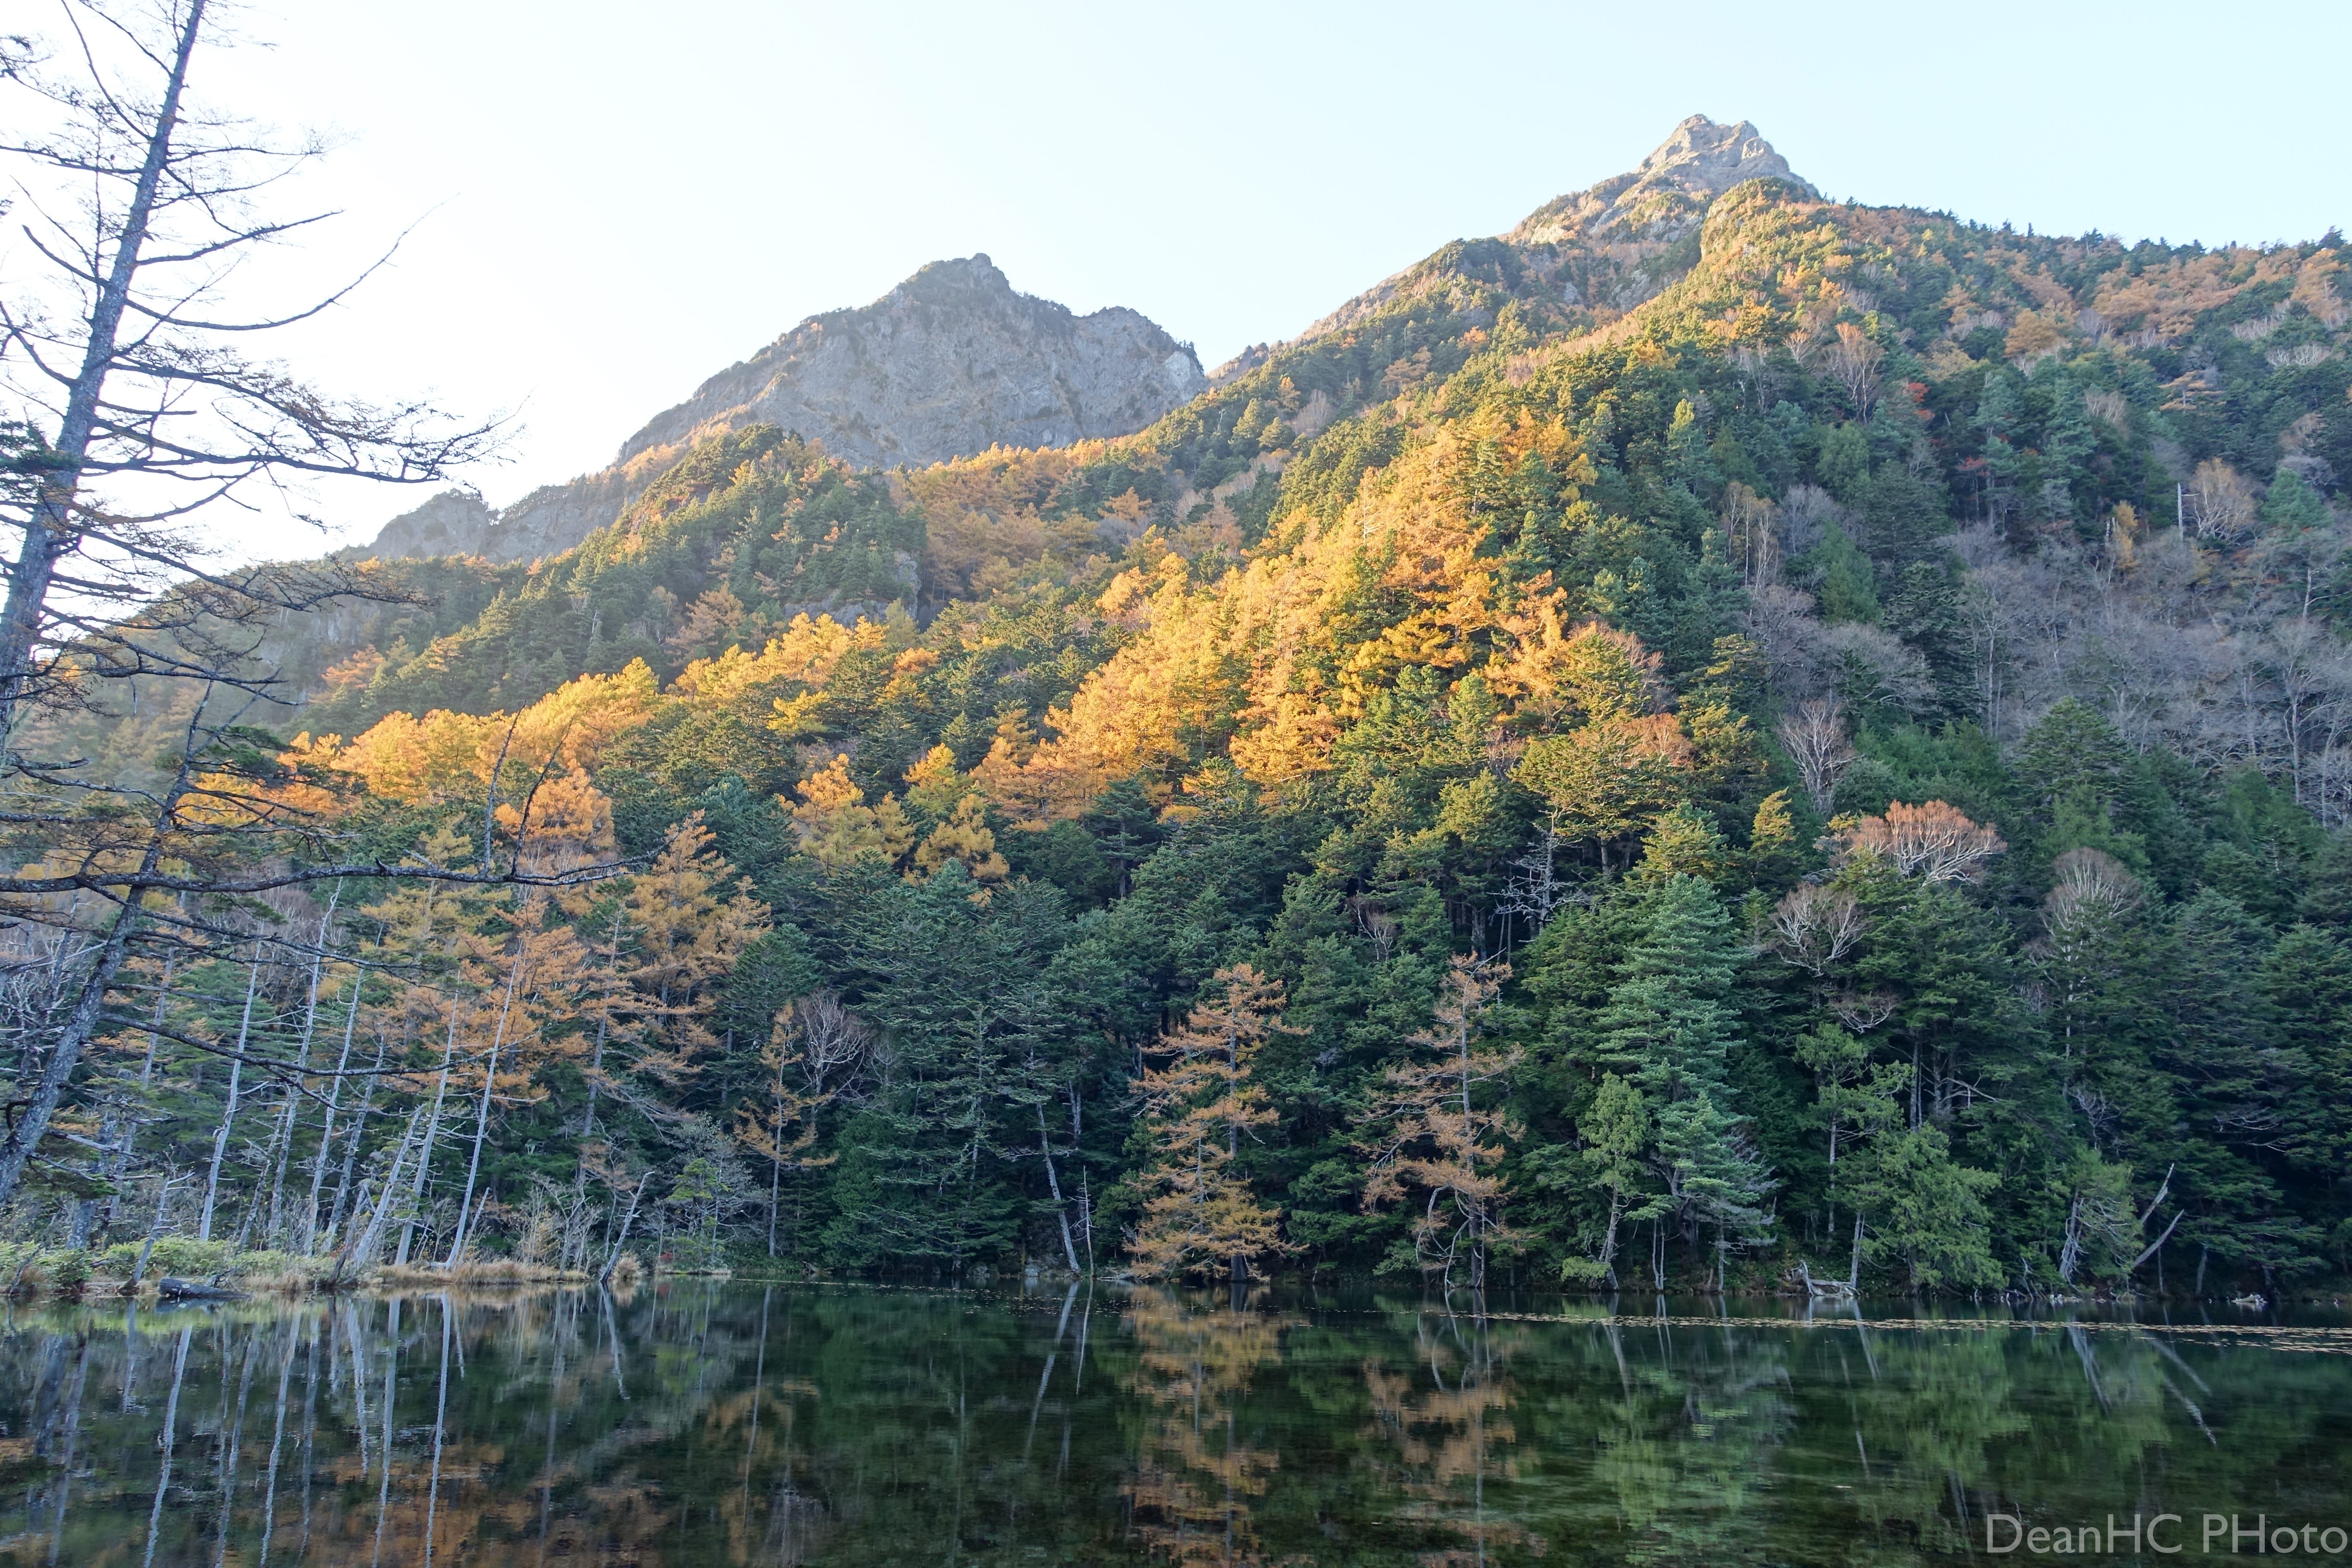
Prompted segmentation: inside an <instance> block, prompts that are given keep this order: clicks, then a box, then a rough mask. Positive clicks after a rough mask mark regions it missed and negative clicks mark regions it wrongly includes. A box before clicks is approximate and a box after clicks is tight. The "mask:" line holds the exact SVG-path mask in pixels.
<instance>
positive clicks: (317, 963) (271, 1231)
mask: <svg viewBox="0 0 2352 1568" xmlns="http://www.w3.org/2000/svg"><path fill="white" fill-rule="evenodd" d="M342 897H343V885H342V883H341V882H337V883H336V884H335V889H334V891H333V892H331V893H330V894H329V895H328V896H327V912H326V915H325V916H324V917H323V918H322V919H321V920H320V921H319V951H318V952H314V953H312V954H311V955H310V994H309V995H307V996H306V997H305V998H304V999H303V1003H302V1046H301V1049H299V1051H297V1052H296V1053H295V1066H294V1081H293V1082H292V1083H291V1084H289V1086H288V1089H289V1092H288V1094H287V1096H286V1125H285V1126H284V1127H283V1128H281V1129H279V1131H278V1139H277V1144H278V1147H277V1151H276V1153H277V1158H276V1159H275V1160H274V1161H272V1162H271V1168H270V1173H269V1228H268V1230H267V1231H266V1232H264V1233H263V1234H264V1236H265V1237H266V1239H267V1241H268V1245H269V1246H271V1247H276V1246H277V1245H278V1238H279V1237H280V1235H281V1234H282V1233H283V1229H284V1223H285V1202H286V1163H287V1162H288V1161H289V1160H290V1159H292V1158H293V1156H294V1133H295V1131H296V1129H297V1128H298V1127H299V1124H300V1121H301V1115H302V1080H303V1079H307V1078H308V1077H310V1037H311V1033H312V1031H313V1030H315V1029H316V1028H317V1027H318V1024H319V976H320V973H321V972H322V971H323V970H324V969H325V967H326V963H327V934H328V932H329V931H331V929H332V928H333V926H334V923H335V906H336V904H338V903H340V902H341V900H342ZM325 1147H326V1145H324V1144H323V1143H322V1144H320V1149H321V1150H323V1149H324V1148H325Z"/></svg>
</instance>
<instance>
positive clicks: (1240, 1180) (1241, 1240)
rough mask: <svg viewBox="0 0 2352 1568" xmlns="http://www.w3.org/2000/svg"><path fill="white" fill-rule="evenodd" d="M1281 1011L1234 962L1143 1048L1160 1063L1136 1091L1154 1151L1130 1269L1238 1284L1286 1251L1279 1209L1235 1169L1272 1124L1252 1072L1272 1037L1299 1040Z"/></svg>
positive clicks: (1273, 989)
mask: <svg viewBox="0 0 2352 1568" xmlns="http://www.w3.org/2000/svg"><path fill="white" fill-rule="evenodd" d="M1281 1010H1282V984H1281V982H1279V981H1276V980H1271V979H1268V978H1267V977H1266V976H1265V975H1263V974H1260V973H1258V972H1257V971H1256V970H1255V969H1253V968H1251V967H1250V966H1249V965H1248V964H1246V963H1241V964H1235V965H1234V966H1233V967H1231V968H1228V969H1220V970H1218V971H1217V972H1216V973H1214V974H1213V975H1212V976H1210V978H1209V983H1208V984H1206V985H1205V986H1203V987H1202V992H1201V999H1200V1000H1199V1001H1198V1002H1196V1003H1194V1004H1193V1006H1192V1012H1191V1013H1190V1014H1189V1015H1188V1016H1186V1018H1185V1021H1184V1023H1183V1025H1182V1026H1180V1027H1176V1028H1171V1029H1170V1030H1169V1031H1168V1032H1167V1033H1165V1034H1163V1035H1162V1036H1161V1037H1160V1041H1159V1043H1158V1044H1157V1045H1156V1046H1155V1047H1150V1048H1149V1054H1150V1055H1152V1056H1157V1057H1162V1058H1167V1059H1166V1061H1165V1064H1164V1065H1162V1066H1160V1067H1154V1068H1146V1069H1145V1071H1144V1074H1143V1078H1142V1079H1141V1081H1140V1082H1139V1085H1138V1088H1139V1091H1140V1092H1141V1094H1142V1097H1143V1102H1144V1105H1145V1108H1146V1109H1145V1112H1144V1116H1145V1121H1144V1127H1145V1131H1146V1135H1147V1137H1148V1138H1149V1139H1150V1148H1151V1155H1150V1164H1148V1165H1146V1166H1145V1167H1144V1169H1143V1170H1142V1171H1141V1172H1140V1173H1139V1174H1138V1176H1137V1179H1136V1180H1137V1185H1138V1186H1139V1187H1140V1188H1141V1189H1142V1190H1143V1191H1144V1193H1145V1194H1147V1195H1146V1197H1145V1199H1144V1205H1143V1223H1142V1225H1141V1226H1139V1228H1138V1230H1137V1233H1136V1237H1135V1240H1134V1242H1133V1244H1132V1245H1131V1247H1130V1250H1131V1251H1132V1252H1133V1254H1134V1256H1135V1260H1136V1267H1137V1268H1138V1270H1139V1272H1141V1273H1143V1274H1146V1275H1148V1276H1150V1277H1151V1278H1153V1279H1172V1278H1174V1277H1176V1276H1178V1275H1181V1274H1198V1273H1203V1272H1209V1271H1213V1270H1219V1269H1223V1270H1225V1271H1227V1272H1229V1273H1230V1274H1231V1276H1232V1277H1233V1278H1234V1279H1247V1278H1248V1277H1249V1265H1250V1260H1251V1259H1252V1258H1258V1257H1263V1256H1265V1255H1266V1254H1268V1253H1279V1252H1281V1251H1284V1250H1285V1246H1284V1243H1283V1240H1282V1214H1281V1211H1280V1210H1279V1209H1277V1208H1276V1207H1274V1206H1272V1205H1267V1204H1264V1203H1261V1202H1260V1201H1259V1200H1258V1198H1257V1196H1256V1195H1255V1194H1254V1193H1253V1192H1252V1191H1251V1190H1250V1184H1249V1181H1248V1178H1246V1177H1245V1176H1244V1175H1243V1174H1242V1173H1241V1172H1240V1170H1239V1169H1238V1168H1237V1164H1238V1161H1239V1158H1240V1154H1241V1141H1242V1139H1243V1138H1244V1137H1245V1136H1246V1137H1250V1138H1255V1137H1256V1136H1257V1135H1258V1133H1259V1131H1262V1130H1263V1129H1265V1128H1268V1127H1271V1126H1273V1125H1274V1124H1275V1121H1276V1118H1275V1113H1274V1108H1273V1107H1272V1106H1271V1105H1270V1104H1269V1103H1268V1102H1267V1100H1266V1095H1265V1090H1264V1089H1261V1088H1260V1087H1259V1086H1258V1085H1257V1083H1256V1081H1255V1077H1254V1075H1253V1073H1252V1066H1253V1063H1254V1061H1255V1058H1256V1056H1257V1054H1258V1052H1259V1051H1260V1050H1261V1049H1263V1048H1264V1047H1265V1042H1266V1040H1267V1039H1268V1038H1269V1037H1272V1036H1274V1035H1276V1034H1277V1033H1297V1031H1296V1030H1292V1029H1290V1028H1289V1026H1287V1025H1286V1024H1284V1023H1283V1021H1282V1011H1281Z"/></svg>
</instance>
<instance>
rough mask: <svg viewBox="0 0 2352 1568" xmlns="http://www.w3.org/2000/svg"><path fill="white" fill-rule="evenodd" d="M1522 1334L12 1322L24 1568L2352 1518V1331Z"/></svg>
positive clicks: (1020, 1316) (1946, 1532) (826, 1295)
mask: <svg viewBox="0 0 2352 1568" xmlns="http://www.w3.org/2000/svg"><path fill="white" fill-rule="evenodd" d="M1502 1305H1503V1303H1501V1302H1500V1301H1499V1300H1496V1301H1491V1302H1490V1303H1489V1306H1490V1307H1491V1308H1495V1309H1496V1310H1494V1311H1493V1312H1492V1314H1491V1315H1489V1316H1487V1317H1486V1318H1478V1317H1473V1316H1469V1315H1465V1314H1461V1313H1455V1314H1448V1313H1446V1312H1445V1311H1444V1310H1440V1309H1439V1308H1438V1307H1437V1306H1435V1305H1434V1304H1433V1303H1425V1302H1423V1301H1420V1300H1411V1299H1407V1298H1403V1297H1382V1296H1378V1295H1370V1294H1368V1295H1364V1296H1361V1297H1356V1298H1345V1297H1343V1298H1339V1299H1337V1300H1334V1299H1332V1298H1329V1297H1321V1298H1309V1297H1306V1296H1281V1297H1272V1296H1267V1295H1265V1294H1258V1295H1255V1296H1252V1297H1249V1298H1247V1299H1244V1300H1236V1299H1235V1298H1234V1297H1233V1296H1231V1295H1227V1294H1223V1293H1216V1294H1207V1293H1203V1294H1199V1295H1192V1294H1170V1293H1161V1292H1156V1291H1143V1290H1136V1291H1118V1292H1111V1291H1107V1290H1099V1289H1098V1290H1097V1291H1095V1292H1093V1293H1092V1294H1091V1295H1089V1294H1088V1293H1087V1291H1085V1290H1083V1289H1081V1290H1076V1291H1072V1292H1069V1293H1068V1294H1066V1295H1065V1294H1062V1293H1060V1292H1058V1291H1055V1292H1051V1293H1047V1294H1044V1295H1032V1296H1029V1297H1026V1298H1021V1297H986V1296H970V1295H958V1294H953V1293H948V1292H940V1291H919V1290H877V1289H856V1288H849V1287H822V1288H797V1287H782V1286H778V1287H773V1288H767V1287H760V1286H742V1285H718V1284H708V1285H707V1284H703V1283H700V1282H688V1281H676V1282H668V1283H666V1284H665V1285H664V1286H663V1287H662V1288H660V1289H653V1290H640V1291H638V1292H636V1293H635V1295H633V1296H627V1297H607V1296H603V1295H599V1294H596V1293H593V1292H578V1291H574V1292H556V1293H546V1294H538V1295H529V1296H522V1297H518V1298H496V1297H481V1296H464V1295H459V1296H455V1297H450V1298H446V1299H445V1298H443V1297H439V1296H409V1297H405V1298H402V1299H399V1300H381V1299H347V1300H335V1301H328V1302H320V1303H310V1304H302V1305H297V1306H290V1307H288V1306H274V1305H266V1304H262V1303H258V1302H257V1303H246V1304H237V1305H234V1306H230V1307H226V1308H222V1309H217V1310H178V1311H157V1310H153V1309H152V1308H150V1309H144V1310H131V1309H129V1308H126V1307H124V1306H123V1305H121V1304H119V1303H105V1304H97V1303H93V1304H89V1305H84V1306H79V1307H77V1306H68V1305H59V1306H54V1307H44V1308H37V1309H21V1308H20V1309H18V1310H16V1312H15V1314H14V1315H13V1317H11V1318H10V1319H9V1320H8V1321H7V1324H6V1334H5V1340H0V1425H5V1430H0V1562H8V1563H69V1564H92V1565H96V1564H115V1563H122V1564H133V1563H136V1564H142V1565H144V1564H160V1563H172V1564H178V1563H205V1564H225V1563H239V1564H268V1563H282V1564H289V1565H291V1564H296V1563H312V1564H334V1565H341V1564H352V1563H368V1564H451V1565H455V1564H460V1563H497V1564H500V1565H501V1568H517V1565H520V1564H524V1563H530V1564H539V1563H564V1564H572V1563H614V1564H620V1563H635V1564H641V1565H646V1568H650V1565H653V1564H702V1563H778V1564H783V1563H996V1562H1007V1563H1010V1562H1021V1563H1289V1564H1308V1563H1314V1564H1326V1565H1328V1564H1339V1563H1411V1564H1415V1565H1417V1568H1418V1565H1429V1564H1455V1563H1460V1564H1472V1563H1497V1564H1501V1563H1533V1562H1538V1561H1540V1562H1543V1563H1548V1564H1558V1563H1705V1564H1710V1565H1713V1564H1727V1563H1874V1564H1880V1563H1908V1562H1915V1561H1916V1562H1934V1561H1948V1560H1953V1559H1957V1558H1963V1557H1965V1556H1967V1555H1969V1552H1970V1548H1971V1546H1973V1548H1974V1550H1975V1552H1979V1553H1980V1552H1983V1551H1984V1550H1985V1547H1986V1541H1985V1535H1984V1531H1985V1521H1986V1519H1987V1517H1988V1516H1989V1515H1990V1514H1992V1513H1995V1512H1999V1513H2002V1514H2008V1515H2012V1516H2016V1517H2018V1518H2020V1519H2021V1520H2023V1521H2025V1522H2026V1523H2027V1524H2028V1525H2033V1524H2042V1525H2048V1526H2053V1527H2058V1526H2073V1527H2079V1526H2080V1525H2081V1524H2083V1523H2084V1522H2085V1521H2091V1522H2098V1521H2105V1517H2106V1515H2108V1514H2109V1513H2114V1514H2116V1515H2118V1516H2119V1520H2120V1521H2125V1522H2126V1523H2127V1521H2128V1520H2129V1517H2130V1516H2131V1514H2132V1513H2134V1512H2135V1511H2137V1512H2140V1513H2143V1514H2147V1515H2153V1514H2156V1513H2158V1512H2165V1511H2169V1512H2174V1513H2179V1514H2183V1515H2186V1516H2187V1521H2188V1522H2187V1524H2186V1525H2185V1526H2184V1527H2183V1528H2185V1529H2186V1530H2187V1531H2189V1549H2190V1552H2191V1554H2194V1552H2195V1550H2196V1536H2195V1533H2194V1532H2195V1531H2196V1530H2197V1529H2198V1519H2199V1516H2200V1514H2201V1513H2203V1512H2207V1511H2216V1510H2218V1511H2221V1512H2225V1513H2226V1512H2229V1511H2231V1510H2235V1511H2237V1512H2238V1513H2240V1514H2241V1515H2242V1516H2246V1517H2247V1518H2248V1519H2249V1520H2251V1516H2252V1515H2254V1514H2257V1513H2261V1514H2266V1515H2268V1516H2269V1518H2270V1519H2271V1520H2272V1521H2280V1520H2289V1521H2299V1522H2304V1521H2307V1522H2311V1523H2315V1524H2321V1525H2339V1524H2347V1523H2352V1484H2347V1479H2346V1473H2345V1472H2346V1467H2345V1465H2344V1458H2345V1456H2347V1454H2352V1354H2347V1353H2346V1352H2347V1351H2352V1333H2347V1331H2345V1330H2343V1329H2341V1328H2329V1327H2313V1328H2309V1329H2305V1330H2300V1331H2280V1330H2278V1329H2275V1328H2268V1329H2266V1328H2264V1327H2263V1326H2261V1325H2258V1324H2252V1323H2243V1324H2232V1323H2228V1322H2219V1323H2216V1324H2214V1325H2212V1326H2211V1328H2210V1329H2209V1328H2207V1327H2204V1326H2202V1325H2203V1321H2202V1320H2201V1319H2200V1318H2197V1317H2195V1316H2194V1315H2191V1316H2189V1317H2188V1318H2182V1317H2181V1315H2180V1314H2178V1313H2176V1314H2174V1317H2175V1319H2176V1321H2175V1322H2174V1323H2173V1324H2172V1325H2171V1326H2169V1327H2168V1326H2166V1325H2164V1324H2162V1323H2158V1322H2151V1323H2143V1324H2141V1325H2138V1326H2137V1327H2135V1326H2133V1325H2129V1324H2125V1323H2118V1322H2112V1321H2105V1322H2082V1323H2068V1322H2063V1321H2061V1322H2050V1321H2042V1322H2016V1323H2011V1322H2005V1321H2004V1322H1988V1321H1983V1320H1981V1319H1969V1318H1955V1319H1952V1320H1950V1321H1922V1320H1906V1321H1904V1322H1903V1323H1901V1324H1900V1325H1895V1324H1890V1323H1885V1322H1881V1323H1875V1324H1873V1325H1870V1326H1867V1327H1864V1326H1859V1325H1856V1324H1854V1323H1853V1322H1852V1321H1847V1322H1845V1323H1843V1324H1830V1323H1814V1324H1811V1325H1808V1324H1805V1323H1802V1322H1798V1321H1775V1319H1776V1316H1777V1314H1779V1313H1780V1311H1781V1310H1782V1309H1781V1308H1780V1305H1779V1304H1777V1303H1761V1304H1751V1305H1750V1307H1749V1308H1748V1310H1749V1311H1750V1312H1752V1313H1753V1314H1755V1315H1753V1316H1749V1317H1745V1318H1738V1319H1722V1318H1716V1321H1709V1319H1710V1318H1715V1317H1716V1314H1715V1312H1714V1308H1713V1305H1712V1304H1704V1305H1698V1306H1693V1305H1691V1304H1687V1303H1686V1304H1685V1305H1684V1308H1683V1309H1682V1310H1688V1311H1691V1312H1693V1314H1694V1315H1692V1316H1685V1317H1669V1318H1660V1319H1652V1318H1644V1317H1642V1316H1638V1315H1621V1316H1617V1317H1613V1318H1612V1317H1610V1316H1607V1315H1606V1314H1604V1313H1603V1312H1602V1311H1601V1310H1600V1309H1599V1308H1598V1307H1593V1306H1590V1305H1588V1304H1585V1303H1570V1304H1569V1305H1566V1306H1562V1305H1561V1304H1559V1302H1557V1301H1549V1302H1522V1303H1510V1305H1511V1306H1512V1307H1513V1308H1514V1309H1515V1310H1514V1311H1511V1312H1505V1311H1503V1310H1500V1309H1501V1307H1502ZM1624 1305H1625V1304H1623V1303H1621V1310H1622V1308H1623V1307H1624ZM2004 1528H2005V1527H2004ZM2128 1557H2129V1552H2127V1551H2126V1552H2122V1553H2120V1554H2119V1555H2118V1556H2117V1557H2116V1558H2112V1559H2109V1560H2111V1561H2121V1560H2127V1559H2128ZM2150 1560H2151V1561H2152V1560H2153V1559H2150Z"/></svg>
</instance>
